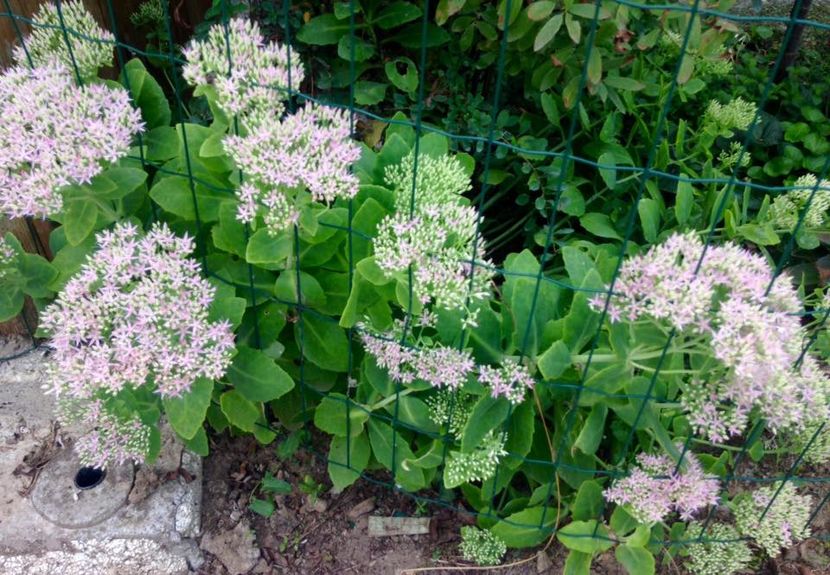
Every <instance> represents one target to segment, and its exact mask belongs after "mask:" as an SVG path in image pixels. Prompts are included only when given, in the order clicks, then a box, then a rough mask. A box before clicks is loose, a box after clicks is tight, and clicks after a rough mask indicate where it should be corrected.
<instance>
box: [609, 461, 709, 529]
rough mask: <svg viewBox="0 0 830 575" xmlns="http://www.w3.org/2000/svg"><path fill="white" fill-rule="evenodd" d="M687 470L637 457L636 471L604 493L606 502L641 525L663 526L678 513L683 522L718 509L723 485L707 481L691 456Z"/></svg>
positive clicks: (675, 464)
mask: <svg viewBox="0 0 830 575" xmlns="http://www.w3.org/2000/svg"><path fill="white" fill-rule="evenodd" d="M684 462H685V469H683V468H680V469H678V467H679V466H678V464H677V463H676V462H675V461H674V460H673V459H672V458H671V457H669V456H667V455H665V454H661V455H648V454H646V453H640V454H639V455H637V467H636V469H634V470H633V471H632V472H631V474H630V475H628V476H627V477H625V478H623V479H619V480H617V481H616V482H615V483H614V484H613V485H612V486H611V487H609V488H608V489H606V490H605V492H604V495H605V498H606V499H607V500H608V501H610V502H613V503H617V504H618V505H624V506H625V508H626V510H627V511H628V512H629V513H630V514H631V516H632V517H634V519H636V520H637V521H638V522H640V523H643V524H646V525H649V524H654V523H660V522H662V521H663V520H665V519H666V517H667V516H668V515H669V514H670V513H672V512H675V511H676V512H677V513H678V514H679V515H680V518H681V519H683V520H684V521H688V520H690V519H692V517H693V516H694V514H695V513H696V512H698V511H700V510H702V509H704V508H706V507H708V506H710V505H717V503H718V491H719V490H720V482H719V481H718V479H717V478H712V477H706V474H705V472H704V471H703V468H702V467H701V465H700V462H699V461H698V460H697V458H695V456H694V455H692V454H686V456H685V457H684Z"/></svg>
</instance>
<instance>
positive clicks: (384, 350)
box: [362, 332, 534, 404]
mask: <svg viewBox="0 0 830 575" xmlns="http://www.w3.org/2000/svg"><path fill="white" fill-rule="evenodd" d="M362 338H363V347H364V349H365V350H366V351H367V352H368V353H369V354H370V355H371V356H372V357H373V358H374V359H375V362H376V363H377V365H378V367H380V368H382V369H385V370H386V371H387V373H388V374H389V377H390V378H391V379H392V381H395V382H399V383H403V384H409V383H412V382H413V381H416V380H420V381H425V382H427V383H429V384H430V385H432V386H433V387H435V388H439V389H440V388H447V389H453V390H455V389H458V388H460V387H461V386H463V385H464V383H465V382H466V381H467V379H468V378H469V377H470V376H475V377H477V378H478V381H479V382H480V383H482V384H484V385H486V386H488V387H489V388H490V394H491V395H492V397H505V398H507V399H508V400H509V401H510V402H511V403H514V404H519V403H521V402H522V401H523V400H524V396H525V392H526V390H527V389H528V388H532V387H533V385H534V380H533V378H532V377H531V376H530V373H528V371H527V369H526V368H524V367H522V366H521V365H519V364H518V363H517V362H515V361H513V360H509V359H508V360H505V362H504V363H503V364H502V365H501V366H500V367H497V368H493V367H490V366H486V365H483V366H478V365H476V363H475V361H474V360H473V358H472V356H471V355H470V354H469V352H466V351H459V350H457V349H454V348H449V347H444V346H440V345H434V346H432V347H426V346H423V347H420V346H419V347H407V346H404V345H402V344H400V343H399V342H398V339H399V336H398V337H397V339H396V334H395V333H393V332H389V333H386V334H383V335H381V336H376V335H372V334H370V333H363V334H362Z"/></svg>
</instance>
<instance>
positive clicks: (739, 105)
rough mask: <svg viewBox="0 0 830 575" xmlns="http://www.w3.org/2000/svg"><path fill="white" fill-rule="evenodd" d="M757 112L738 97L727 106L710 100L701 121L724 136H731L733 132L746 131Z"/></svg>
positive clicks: (753, 105) (755, 107)
mask: <svg viewBox="0 0 830 575" xmlns="http://www.w3.org/2000/svg"><path fill="white" fill-rule="evenodd" d="M757 111H758V107H757V106H756V105H755V104H753V103H752V102H747V101H746V100H744V99H743V98H740V97H738V98H735V99H734V100H732V101H731V102H729V103H728V104H721V103H720V102H718V101H717V100H710V101H709V105H708V106H707V107H706V112H705V113H704V115H703V119H704V123H705V124H707V125H709V126H713V127H715V128H717V129H718V130H719V131H720V132H722V133H723V134H724V135H732V134H733V131H734V130H740V131H744V130H747V129H748V128H749V126H750V125H751V124H752V121H753V120H754V119H755V114H756V112H757Z"/></svg>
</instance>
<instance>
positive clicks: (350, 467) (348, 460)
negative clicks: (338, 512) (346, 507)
mask: <svg viewBox="0 0 830 575" xmlns="http://www.w3.org/2000/svg"><path fill="white" fill-rule="evenodd" d="M371 452H372V450H371V448H370V446H369V438H368V437H367V435H366V433H361V434H360V435H358V436H356V437H348V438H347V437H338V436H334V437H332V438H331V446H330V447H329V457H328V471H329V477H330V478H331V482H332V484H334V488H335V489H338V490H342V489H345V488H346V487H348V486H349V485H351V484H352V483H354V482H355V481H357V479H358V478H359V477H360V473H361V472H362V471H363V470H364V469H365V468H366V465H367V464H368V463H369V455H370V454H371Z"/></svg>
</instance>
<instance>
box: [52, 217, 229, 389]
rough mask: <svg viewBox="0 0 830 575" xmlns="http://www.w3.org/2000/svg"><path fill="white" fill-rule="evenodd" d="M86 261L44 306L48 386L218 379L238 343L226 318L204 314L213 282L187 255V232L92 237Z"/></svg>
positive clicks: (185, 385) (119, 230)
mask: <svg viewBox="0 0 830 575" xmlns="http://www.w3.org/2000/svg"><path fill="white" fill-rule="evenodd" d="M97 240H98V245H99V249H98V250H97V251H96V252H95V253H93V254H92V255H91V256H89V258H88V259H87V262H86V263H85V264H84V265H83V266H82V267H81V269H80V271H79V272H78V273H77V275H75V276H74V277H73V278H72V279H71V280H70V281H69V282H68V283H67V284H66V287H65V288H64V289H63V291H62V292H61V294H60V296H59V297H58V299H57V300H55V302H54V303H52V304H51V305H50V306H49V307H47V308H46V310H45V311H44V312H43V315H42V318H41V325H42V327H43V329H44V330H45V331H46V332H47V333H48V334H49V335H50V337H51V346H52V347H53V348H54V350H55V353H54V354H53V358H54V362H53V370H52V376H51V382H50V387H51V389H50V391H51V392H53V393H55V394H56V395H57V396H58V397H59V398H60V397H69V398H76V399H93V398H95V397H99V396H100V394H101V393H104V394H105V395H107V394H117V393H118V392H119V391H121V390H122V389H130V388H136V387H139V386H151V388H152V389H154V390H155V391H156V393H158V394H160V395H161V396H162V397H179V396H181V395H183V394H185V393H187V392H188V390H189V389H190V387H191V385H192V384H193V382H194V381H195V380H196V379H197V378H200V377H204V378H210V379H215V378H219V377H222V376H223V375H224V373H225V370H226V369H227V367H228V365H229V363H230V361H231V356H232V354H233V350H234V337H233V332H232V330H231V326H230V323H229V322H227V321H222V322H213V321H210V320H209V319H208V308H209V306H210V305H211V302H212V301H213V297H214V293H215V288H214V287H213V286H212V285H211V284H210V283H209V282H208V281H207V280H205V279H203V278H201V277H200V275H199V272H200V269H199V264H198V263H197V262H196V261H193V260H191V259H189V258H188V254H189V253H190V252H191V251H192V250H193V240H192V239H190V238H188V237H186V236H185V237H177V236H175V235H174V234H173V233H172V232H171V231H170V230H169V229H168V228H167V227H166V226H164V225H156V226H154V227H153V228H152V229H151V230H150V231H149V232H147V234H146V235H144V236H143V237H142V235H141V233H140V232H139V230H138V229H137V228H136V227H135V226H133V225H131V224H120V225H118V226H116V227H115V228H114V229H113V230H112V231H104V232H101V233H100V234H99V235H98V236H97Z"/></svg>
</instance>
